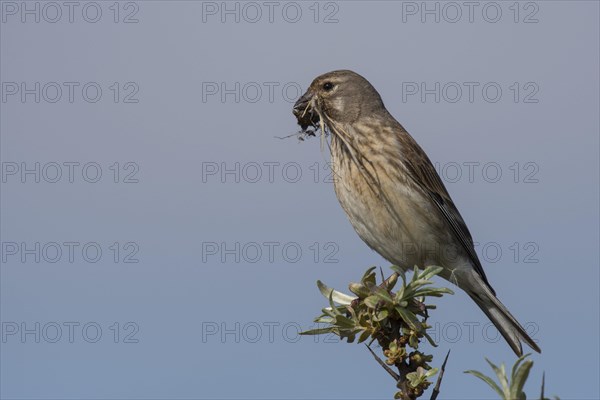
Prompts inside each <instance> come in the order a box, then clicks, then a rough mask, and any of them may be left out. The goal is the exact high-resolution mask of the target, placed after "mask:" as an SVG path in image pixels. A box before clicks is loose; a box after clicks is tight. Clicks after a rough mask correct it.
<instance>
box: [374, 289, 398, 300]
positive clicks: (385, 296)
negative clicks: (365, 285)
mask: <svg viewBox="0 0 600 400" xmlns="http://www.w3.org/2000/svg"><path fill="white" fill-rule="evenodd" d="M374 295H375V296H377V297H379V298H380V299H381V300H383V301H385V302H386V303H393V302H394V299H393V298H392V296H391V295H390V293H389V292H388V291H387V290H385V289H383V288H377V289H375V293H374Z"/></svg>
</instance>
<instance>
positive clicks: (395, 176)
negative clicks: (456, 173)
mask: <svg viewBox="0 0 600 400" xmlns="http://www.w3.org/2000/svg"><path fill="white" fill-rule="evenodd" d="M294 114H295V115H296V116H297V117H298V121H299V123H300V125H301V126H303V127H305V126H308V125H315V126H320V127H321V128H322V129H326V130H328V131H329V132H330V133H331V145H330V148H331V157H332V163H333V171H334V176H335V179H334V187H335V192H336V195H337V198H338V200H339V202H340V204H341V206H342V208H343V209H344V211H345V212H346V214H347V216H348V218H349V220H350V222H351V223H352V226H353V227H354V229H355V230H356V232H357V233H358V235H359V236H360V237H361V239H362V240H363V241H364V242H365V243H367V245H368V246H369V247H371V248H372V249H373V250H375V251H376V252H378V253H379V254H381V256H383V257H384V258H385V259H387V260H388V261H390V262H391V263H393V264H395V265H398V266H400V267H402V268H405V269H410V268H412V267H413V266H414V265H417V266H419V267H420V268H423V267H426V266H429V265H438V266H441V267H443V268H444V270H443V272H442V274H441V275H442V277H443V278H445V279H447V280H449V281H451V282H453V283H454V284H456V285H457V286H459V287H460V288H461V289H463V290H464V291H465V292H467V294H468V295H469V296H471V298H472V299H473V300H474V301H475V302H476V303H477V305H478V306H479V307H480V308H481V309H482V310H483V311H484V313H485V314H486V315H487V316H488V318H490V320H491V321H492V322H493V323H494V325H496V327H497V328H498V330H499V331H500V333H501V334H502V335H503V336H504V338H505V339H506V341H507V342H508V344H509V345H510V346H511V348H512V349H513V350H514V352H515V353H516V354H518V355H521V354H522V348H521V340H523V341H525V342H526V343H527V344H528V345H529V346H530V347H532V348H533V349H534V350H536V351H538V352H539V351H540V349H539V347H538V346H537V345H536V344H535V343H534V342H533V340H532V339H531V338H530V337H529V336H528V335H527V333H526V332H525V330H524V329H523V327H522V326H521V325H520V324H519V323H518V322H517V321H516V319H515V318H514V317H513V316H512V315H511V314H510V312H509V311H508V310H507V309H506V307H505V306H504V305H503V304H502V303H501V302H500V301H499V300H498V299H497V298H496V296H495V292H494V290H493V289H492V287H491V286H490V284H489V282H488V280H487V278H486V276H485V272H484V271H483V267H482V266H481V263H480V261H479V258H478V257H477V254H476V253H475V248H474V245H473V239H472V237H471V234H470V233H469V230H468V228H467V226H466V224H465V222H464V220H463V218H462V217H461V215H460V213H459V212H458V209H457V208H456V206H455V205H454V202H453V201H452V199H451V198H450V195H449V194H448V191H447V190H446V188H445V187H444V184H443V183H442V180H441V179H440V177H439V176H438V174H437V172H436V171H435V169H434V167H433V164H432V163H431V161H430V160H429V158H428V157H427V155H426V154H425V152H424V151H423V150H422V149H421V147H420V146H419V145H418V144H417V143H416V141H415V140H414V139H413V138H412V137H411V136H410V135H409V134H408V132H406V130H405V129H404V128H403V127H402V125H401V124H400V123H399V122H398V121H396V120H395V119H394V117H392V115H391V114H390V113H389V112H388V111H387V110H386V108H385V106H384V104H383V101H382V100H381V97H380V96H379V93H377V91H376V90H375V89H374V88H373V86H372V85H371V84H370V83H369V82H368V81H367V80H366V79H365V78H363V77H362V76H360V75H358V74H356V73H354V72H352V71H347V70H342V71H333V72H329V73H327V74H324V75H321V76H319V77H317V78H316V79H315V80H314V81H313V82H312V84H311V85H310V87H309V89H308V90H307V92H306V93H305V94H304V95H303V96H302V97H301V98H300V100H298V102H297V103H296V105H295V106H294Z"/></svg>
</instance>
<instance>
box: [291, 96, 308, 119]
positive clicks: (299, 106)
mask: <svg viewBox="0 0 600 400" xmlns="http://www.w3.org/2000/svg"><path fill="white" fill-rule="evenodd" d="M312 97H313V94H312V93H311V92H310V90H307V91H306V93H304V94H303V95H302V97H300V98H299V99H298V101H296V104H294V108H293V109H292V113H293V114H294V115H295V116H296V117H297V118H300V117H302V116H303V114H304V112H305V111H306V108H307V107H308V105H309V104H310V102H311V100H312Z"/></svg>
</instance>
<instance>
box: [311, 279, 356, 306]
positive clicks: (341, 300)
mask: <svg viewBox="0 0 600 400" xmlns="http://www.w3.org/2000/svg"><path fill="white" fill-rule="evenodd" d="M317 286H318V287H319V290H320V291H321V294H323V296H325V297H326V298H329V297H331V298H332V299H333V301H335V302H336V303H338V304H341V305H344V306H349V305H350V304H352V301H353V300H354V299H355V298H356V297H352V296H349V295H347V294H345V293H342V292H338V291H337V290H333V289H331V288H329V287H328V286H327V285H325V284H324V283H323V282H321V281H317Z"/></svg>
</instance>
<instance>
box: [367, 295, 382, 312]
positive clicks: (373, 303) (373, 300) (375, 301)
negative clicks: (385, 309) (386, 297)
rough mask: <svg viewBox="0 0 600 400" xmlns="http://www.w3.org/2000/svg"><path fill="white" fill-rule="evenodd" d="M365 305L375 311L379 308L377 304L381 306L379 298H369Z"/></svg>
mask: <svg viewBox="0 0 600 400" xmlns="http://www.w3.org/2000/svg"><path fill="white" fill-rule="evenodd" d="M364 303H365V305H366V306H367V307H369V308H372V309H375V308H377V304H379V297H377V296H369V297H367V298H366V299H364Z"/></svg>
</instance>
